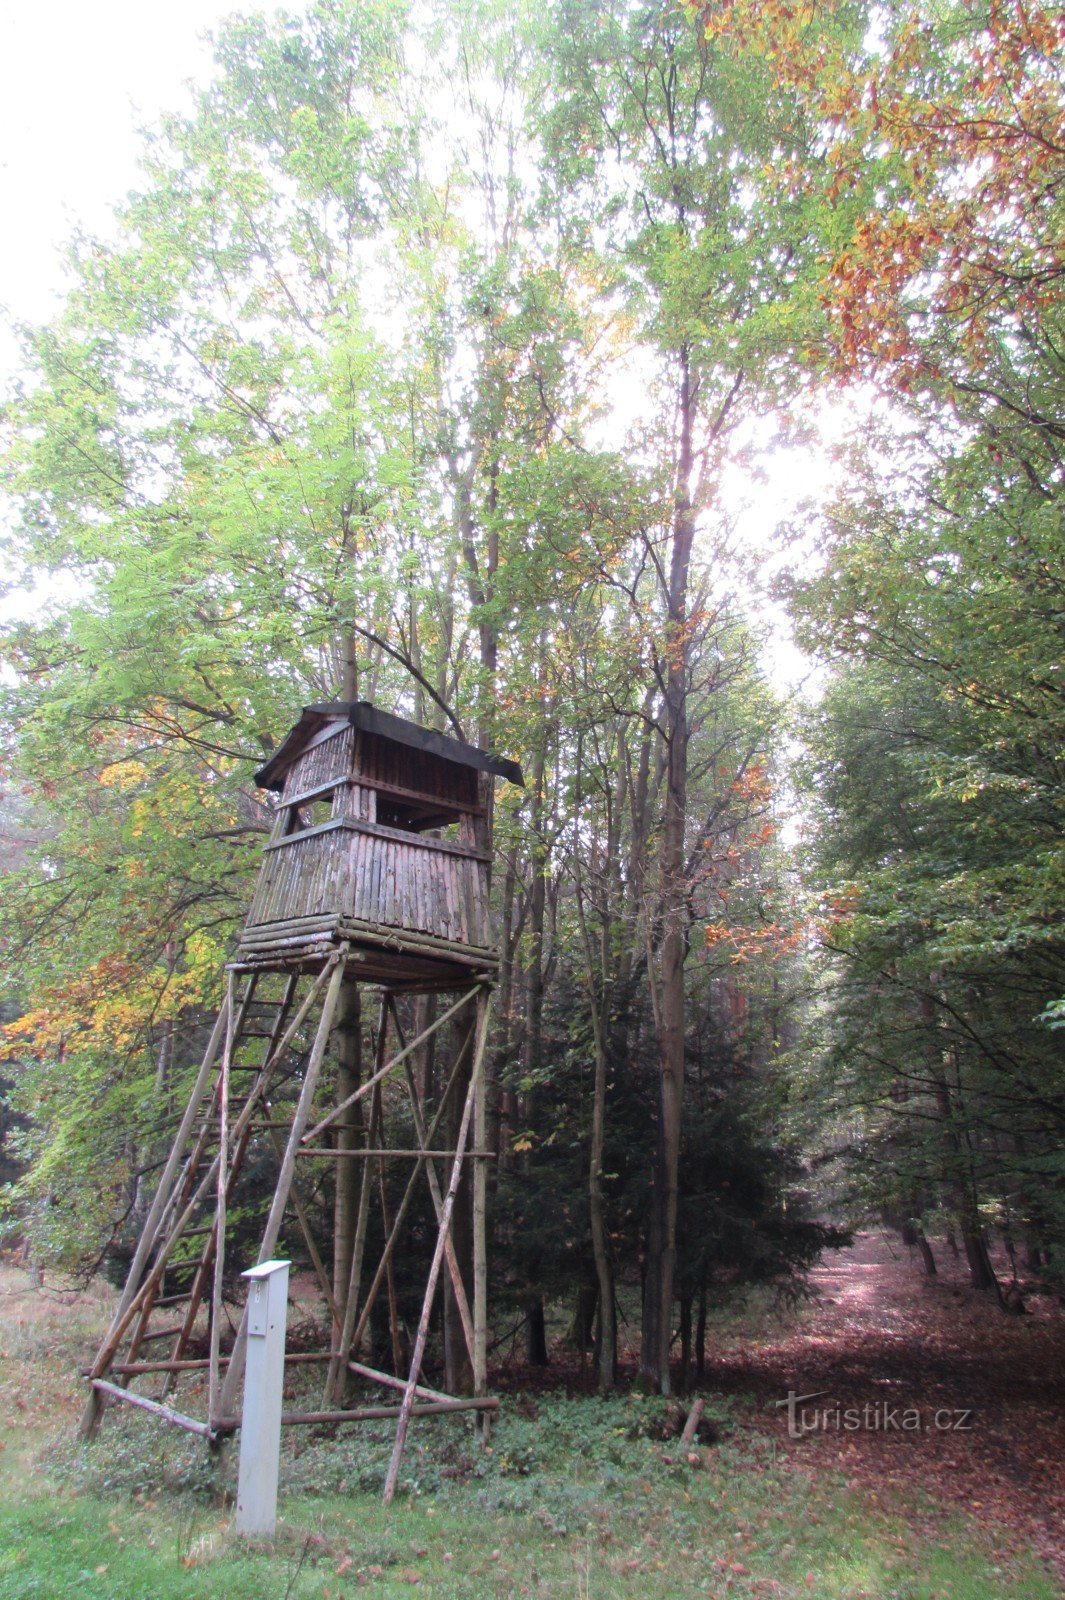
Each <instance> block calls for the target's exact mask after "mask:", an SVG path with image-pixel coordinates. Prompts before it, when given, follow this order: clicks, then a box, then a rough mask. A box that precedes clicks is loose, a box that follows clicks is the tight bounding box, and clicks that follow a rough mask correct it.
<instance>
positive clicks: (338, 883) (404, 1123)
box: [82, 701, 522, 1500]
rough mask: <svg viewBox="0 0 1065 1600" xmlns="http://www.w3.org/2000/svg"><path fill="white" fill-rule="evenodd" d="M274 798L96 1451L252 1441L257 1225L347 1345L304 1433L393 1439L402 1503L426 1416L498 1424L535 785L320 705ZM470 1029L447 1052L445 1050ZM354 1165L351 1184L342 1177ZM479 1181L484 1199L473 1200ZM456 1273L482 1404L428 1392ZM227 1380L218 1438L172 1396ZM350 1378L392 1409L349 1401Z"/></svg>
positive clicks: (263, 1254)
mask: <svg viewBox="0 0 1065 1600" xmlns="http://www.w3.org/2000/svg"><path fill="white" fill-rule="evenodd" d="M255 777H256V782H257V783H258V784H259V785H260V787H262V788H264V789H266V790H269V791H271V792H273V793H274V794H276V795H277V805H276V814H275V818H274V826H273V830H272V833H271V837H270V839H269V842H268V843H267V845H266V848H265V851H264V855H263V861H262V865H261V867H260V871H259V878H258V882H257V884H256V888H255V893H254V896H253V899H252V903H251V908H250V911H249V914H248V918H247V921H246V923H245V926H244V930H243V933H242V934H241V938H240V943H239V945H238V948H237V953H236V957H235V959H234V960H233V961H232V962H231V963H230V964H229V967H228V968H227V975H228V981H227V991H226V998H225V1001H224V1004H223V1006H222V1009H221V1011H220V1013H219V1016H218V1019H217V1021H216V1023H215V1026H214V1029H213V1031H212V1034H211V1038H210V1041H209V1043H208V1046H207V1051H206V1054H205V1055H204V1058H203V1061H202V1064H201V1066H200V1069H199V1072H198V1074H197V1077H196V1081H195V1083H194V1085H193V1088H192V1093H191V1095H190V1098H189V1101H188V1104H187V1105H186V1107H185V1110H184V1113H183V1115H182V1117H181V1119H180V1124H179V1126H178V1128H177V1131H176V1134H175V1135H174V1139H173V1143H172V1145H171V1147H170V1153H169V1155H168V1157H167V1159H166V1161H165V1162H164V1163H163V1168H162V1175H161V1177H160V1181H159V1186H158V1189H157V1191H156V1194H155V1198H154V1200H153V1201H152V1204H151V1207H150V1209H149V1212H148V1215H147V1217H146V1219H145V1222H144V1225H143V1228H142V1231H141V1235H140V1239H139V1242H138V1245H137V1248H136V1251H135V1253H134V1257H133V1261H132V1264H131V1267H130V1271H129V1275H128V1278H127V1281H126V1285H125V1288H124V1289H123V1292H122V1295H121V1297H120V1300H119V1304H118V1309H117V1311H116V1313H115V1316H114V1319H113V1321H112V1324H111V1327H110V1329H109V1331H108V1334H107V1337H106V1338H105V1340H104V1342H103V1344H102V1345H101V1347H100V1350H99V1352H98V1354H97V1357H96V1360H95V1362H94V1363H93V1366H92V1368H91V1369H90V1372H89V1381H90V1384H91V1392H90V1395H89V1399H88V1401H87V1403H86V1407H85V1412H84V1415H83V1418H82V1432H83V1433H84V1434H86V1435H88V1434H91V1433H93V1432H94V1431H95V1429H96V1427H97V1426H98V1423H99V1420H100V1417H101V1414H102V1411H103V1408H104V1406H105V1404H107V1403H108V1402H110V1401H122V1402H125V1403H128V1404H131V1405H134V1406H138V1407H140V1408H142V1409H145V1410H147V1411H149V1412H152V1413H154V1414H155V1415H157V1416H160V1417H161V1418H162V1420H164V1421H166V1422H168V1423H170V1424H172V1425H174V1426H178V1427H184V1428H188V1429H190V1430H191V1431H193V1432H196V1433H199V1434H202V1435H204V1436H205V1437H207V1438H209V1439H212V1440H213V1439H217V1438H219V1437H221V1436H223V1435H225V1434H227V1433H231V1432H232V1431H233V1430H234V1429H235V1428H236V1427H237V1426H238V1425H239V1418H238V1415H237V1411H238V1399H239V1389H240V1383H241V1378H242V1375H243V1370H244V1361H245V1355H246V1350H247V1339H248V1331H249V1330H248V1313H247V1307H246V1306H243V1307H238V1302H237V1298H236V1297H237V1294H238V1293H239V1291H238V1288H237V1285H238V1284H239V1278H238V1277H237V1274H239V1272H240V1271H241V1270H242V1269H243V1268H245V1267H248V1266H249V1265H251V1264H252V1263H251V1262H250V1261H249V1260H248V1259H241V1260H240V1261H238V1262H236V1263H233V1262H230V1263H229V1272H228V1276H227V1260H226V1252H227V1239H228V1240H229V1241H230V1252H231V1254H232V1251H233V1236H234V1233H235V1226H236V1224H237V1223H239V1225H240V1226H241V1227H242V1228H244V1229H245V1236H246V1229H247V1223H248V1217H249V1215H251V1214H253V1213H255V1212H256V1210H257V1212H258V1215H259V1216H260V1219H261V1221H260V1227H261V1231H259V1232H257V1234H256V1237H257V1239H258V1261H259V1262H260V1263H261V1262H265V1261H268V1260H270V1259H271V1258H272V1257H274V1256H276V1255H277V1253H278V1247H279V1243H281V1242H282V1236H284V1239H283V1242H284V1244H285V1247H286V1248H287V1249H290V1250H292V1252H293V1254H299V1253H300V1246H301V1245H302V1258H303V1259H302V1265H303V1266H304V1268H305V1271H306V1274H307V1276H308V1278H309V1281H310V1282H311V1283H313V1284H315V1285H316V1288H317V1293H318V1294H319V1296H320V1299H321V1302H322V1306H323V1325H324V1326H325V1327H328V1334H327V1335H326V1336H325V1337H324V1338H323V1341H322V1346H321V1348H317V1349H315V1348H311V1349H299V1350H293V1351H291V1352H290V1353H289V1359H290V1361H291V1363H292V1372H293V1373H294V1374H301V1375H302V1376H303V1379H304V1382H303V1385H302V1387H303V1388H304V1389H305V1386H306V1382H305V1380H306V1374H307V1373H308V1372H309V1371H313V1370H314V1364H315V1363H317V1362H321V1363H322V1364H323V1366H324V1367H325V1368H326V1377H325V1381H324V1386H323V1389H322V1394H321V1400H320V1402H319V1404H318V1405H317V1406H311V1405H309V1404H308V1403H307V1401H306V1399H305V1396H304V1395H303V1394H300V1393H297V1394H296V1396H295V1400H296V1403H295V1404H294V1405H292V1408H291V1409H289V1410H287V1411H286V1412H285V1413H284V1415H283V1421H285V1422H288V1423H301V1422H338V1423H339V1422H349V1421H352V1422H353V1421H359V1420H361V1419H364V1418H368V1417H381V1416H394V1417H396V1419H397V1426H396V1438H395V1444H394V1447H393V1452H392V1459H391V1462H390V1465H389V1468H388V1474H387V1477H386V1481H385V1498H386V1500H390V1499H391V1498H392V1495H393V1493H394V1491H395V1487H396V1482H397V1475H398V1471H399V1465H400V1460H401V1457H402V1452H403V1446H404V1441H405V1437H406V1432H407V1427H408V1424H409V1421H410V1418H411V1416H412V1415H415V1414H423V1413H433V1412H437V1411H453V1410H463V1409H475V1410H478V1411H480V1412H482V1413H487V1412H488V1411H490V1410H491V1409H493V1408H494V1406H495V1403H496V1402H495V1401H494V1400H492V1399H491V1398H490V1397H489V1396H488V1395H487V1393H486V1378H487V1374H486V1327H487V1323H486V1300H487V1262H486V1253H485V1196H486V1183H485V1162H486V1161H487V1160H488V1159H489V1156H490V1152H489V1151H487V1150H486V1149H485V1144H486V1131H487V1130H486V1103H485V1084H484V1071H483V1068H484V1058H485V1048H486V1043H487V1035H488V1014H489V1002H490V996H491V989H492V985H493V982H494V980H495V974H496V969H497V964H498V963H497V957H496V954H495V951H494V949H493V942H492V937H491V932H490V925H489V907H488V890H489V877H490V868H491V825H492V804H493V790H494V780H495V779H497V778H503V779H506V780H508V781H510V782H512V783H517V784H520V783H521V781H522V779H521V770H520V768H519V767H518V766H517V764H516V763H514V762H512V761H506V760H501V759H498V758H496V757H494V756H490V755H488V754H486V753H485V752H484V751H483V750H479V749H477V748H476V747H475V746H474V745H470V744H466V743H464V742H462V741H461V740H458V739H454V738H450V737H448V736H446V735H444V734H442V733H438V732H435V731H433V730H431V729H428V728H423V727H420V726H418V725H416V724H414V723H411V722H407V721H404V720H403V719H402V718H400V717H395V716H391V715H389V714H387V713H385V712H382V711H378V710H377V709H375V707H373V706H372V705H370V704H368V703H367V702H365V701H355V702H349V701H342V702H336V703H330V704H327V705H316V706H309V707H307V708H306V709H305V710H304V712H303V714H302V716H301V717H300V719H299V721H298V722H297V723H296V725H295V727H294V728H293V729H292V730H291V732H290V733H289V734H288V736H287V737H286V738H285V740H284V742H283V743H282V744H281V745H280V747H279V748H278V749H277V751H276V752H275V753H274V755H273V756H271V758H270V760H269V761H268V762H267V763H266V765H265V766H263V767H262V768H261V769H260V771H259V772H257V773H256V775H255ZM370 985H372V986H373V987H374V988H375V989H376V991H377V1007H376V1018H377V1020H376V1027H375V1028H374V1029H373V1030H372V1031H371V1040H370V1043H371V1062H370V1070H369V1071H368V1072H364V1071H363V1057H362V1051H361V1049H360V1048H359V1047H358V1045H357V1044H356V1047H355V1048H354V1049H352V1034H353V1031H354V1033H355V1035H356V1036H357V1038H358V1039H361V1025H360V1024H359V1023H358V1022H357V1021H356V1022H354V1023H353V1022H352V1018H353V1017H354V1018H358V1017H359V1016H360V1015H361V1013H362V1008H361V1002H360V1000H359V994H360V993H361V992H362V989H363V986H370ZM411 996H414V997H416V998H415V999H413V1000H412V999H411V998H410V997H411ZM353 999H354V1005H353V1004H352V1001H353ZM338 1021H339V1024H340V1025H339V1027H338V1028H337V1030H336V1038H337V1041H338V1043H337V1045H336V1047H335V1049H334V1051H333V1056H332V1059H330V1057H329V1046H330V1039H331V1036H332V1035H333V1031H334V1023H336V1022H338ZM448 1023H451V1024H452V1028H451V1030H450V1033H449V1036H448V1037H449V1038H450V1040H451V1050H450V1054H448V1052H447V1051H446V1050H444V1051H439V1052H434V1049H433V1046H434V1045H435V1044H436V1043H437V1042H438V1041H439V1039H440V1038H441V1029H443V1028H444V1026H445V1024H448ZM405 1029H406V1032H405ZM408 1034H409V1037H408ZM437 1056H439V1057H440V1058H442V1059H436V1057H437ZM471 1139H472V1144H471ZM350 1163H355V1164H357V1165H356V1171H357V1174H358V1175H357V1179H356V1180H355V1181H354V1182H353V1183H352V1182H349V1181H348V1180H347V1179H346V1178H345V1177H343V1176H342V1175H341V1174H342V1171H346V1172H350V1171H351V1166H350V1165H349V1164H350ZM271 1165H272V1167H273V1171H274V1174H275V1176H274V1180H273V1187H272V1190H269V1189H268V1192H266V1193H265V1196H264V1188H263V1183H262V1172H263V1170H264V1166H265V1167H266V1168H267V1169H269V1168H270V1166H271ZM467 1166H472V1169H473V1181H472V1184H468V1185H463V1186H462V1188H461V1190H460V1184H461V1183H462V1178H463V1173H464V1170H466V1168H467ZM298 1174H299V1175H298ZM303 1174H306V1175H307V1176H306V1181H305V1179H304V1176H303ZM423 1185H424V1186H425V1187H426V1188H427V1190H428V1196H427V1198H428V1200H429V1201H430V1202H431V1206H432V1213H431V1214H432V1215H433V1216H434V1217H435V1222H436V1234H435V1244H434V1245H433V1248H432V1250H431V1253H430V1254H429V1255H428V1256H426V1255H425V1251H424V1246H422V1248H421V1256H422V1259H424V1261H425V1273H426V1276H425V1282H424V1292H422V1293H421V1294H420V1297H419V1303H420V1309H417V1315H416V1317H415V1315H414V1310H415V1308H414V1307H411V1308H410V1310H411V1314H410V1315H409V1317H408V1316H406V1315H405V1314H404V1307H403V1304H402V1303H401V1302H402V1296H401V1295H400V1293H399V1292H398V1290H397V1275H398V1274H397V1261H398V1260H400V1259H402V1260H403V1261H404V1262H405V1263H406V1262H407V1261H408V1260H409V1259H416V1258H417V1257H418V1251H417V1250H413V1251H412V1250H411V1249H410V1247H409V1239H408V1238H407V1234H405V1231H404V1230H405V1225H406V1223H407V1218H408V1213H409V1212H410V1210H411V1207H412V1202H413V1200H414V1198H415V1195H416V1192H417V1191H419V1190H421V1189H422V1186H423ZM323 1187H324V1188H325V1190H326V1191H329V1190H330V1189H332V1190H333V1191H334V1193H335V1203H334V1217H335V1221H336V1231H337V1238H335V1239H334V1241H333V1250H332V1263H333V1271H332V1275H330V1273H329V1272H328V1271H327V1270H326V1267H325V1264H324V1259H323V1252H322V1250H321V1249H320V1247H319V1244H318V1241H317V1239H316V1238H315V1226H314V1220H313V1216H312V1212H313V1209H314V1208H313V1205H312V1204H311V1201H310V1196H311V1195H312V1194H318V1195H320V1194H321V1192H322V1190H323ZM345 1194H346V1195H347V1196H348V1201H349V1204H347V1208H346V1209H347V1211H348V1212H350V1215H347V1217H346V1220H344V1219H345V1205H344V1204H342V1197H343V1195H345ZM460 1194H461V1196H462V1204H463V1205H465V1206H468V1220H469V1227H468V1228H466V1229H464V1230H463V1233H464V1236H466V1237H468V1238H469V1239H470V1240H471V1242H472V1248H471V1250H470V1252H469V1256H470V1258H471V1259H469V1260H468V1262H467V1264H466V1266H465V1270H464V1264H463V1263H462V1262H460V1260H459V1256H458V1251H457V1249H456V1244H455V1242H454V1240H453V1237H452V1233H453V1222H454V1220H455V1211H456V1205H457V1204H458V1203H459V1199H460ZM407 1232H408V1233H409V1230H407ZM371 1240H372V1241H373V1252H371ZM405 1240H406V1241H407V1242H406V1244H404V1241H405ZM401 1249H402V1251H403V1254H402V1256H401ZM372 1253H375V1254H376V1265H375V1266H373V1268H372V1270H371V1266H372V1263H371V1259H370V1258H371V1254H372ZM299 1264H300V1263H297V1265H299ZM444 1274H446V1282H447V1289H448V1304H449V1327H451V1329H452V1330H453V1331H454V1330H455V1329H457V1330H458V1333H457V1335H456V1337H458V1338H459V1339H460V1340H461V1342H462V1345H463V1346H464V1360H465V1362H466V1364H467V1368H468V1372H469V1374H470V1376H471V1380H472V1381H471V1388H472V1394H462V1395H455V1394H449V1393H447V1392H445V1391H444V1389H443V1388H441V1387H428V1386H427V1385H426V1383H425V1382H424V1378H423V1366H424V1364H425V1360H426V1352H427V1346H428V1342H429V1334H430V1323H431V1317H432V1312H433V1308H434V1303H435V1301H436V1292H437V1288H438V1285H439V1283H440V1279H441V1277H442V1275H444ZM231 1306H233V1308H234V1311H235V1312H238V1314H237V1315H236V1316H235V1317H231V1316H230V1307H231ZM382 1307H384V1311H383V1312H382ZM302 1309H303V1310H304V1313H305V1316H306V1311H307V1307H306V1306H304V1307H303V1308H302ZM375 1310H376V1311H377V1318H376V1322H374V1321H372V1320H371V1319H372V1318H373V1314H374V1312H375ZM160 1316H161V1317H162V1323H161V1325H160V1322H159V1318H160ZM385 1319H387V1340H386V1341H385V1343H386V1347H387V1350H388V1356H387V1357H385V1356H383V1355H380V1356H375V1359H377V1360H378V1361H380V1363H381V1364H380V1365H372V1364H370V1362H369V1361H368V1359H367V1357H366V1353H365V1352H364V1350H363V1343H364V1341H366V1340H368V1339H372V1338H373V1337H374V1335H375V1333H376V1335H377V1338H378V1344H379V1345H380V1343H381V1338H382V1335H381V1326H382V1324H383V1322H384V1321H385ZM309 1320H311V1321H313V1320H314V1319H313V1316H312V1317H311V1318H310V1319H309ZM370 1354H371V1355H373V1354H374V1352H373V1351H371V1352H370ZM205 1379H206V1385H205V1393H204V1394H203V1395H202V1398H201V1401H200V1404H199V1409H200V1410H201V1411H204V1412H205V1415H202V1416H195V1415H193V1414H192V1410H193V1409H196V1405H195V1400H194V1398H193V1402H192V1409H180V1410H179V1409H178V1408H177V1407H176V1406H175V1405H174V1403H173V1399H172V1396H173V1393H174V1391H175V1389H176V1388H177V1387H178V1386H179V1385H182V1384H184V1385H186V1386H187V1387H188V1388H189V1390H190V1391H191V1395H192V1396H193V1397H195V1396H196V1395H198V1394H199V1392H200V1391H201V1390H203V1389H204V1380H205ZM353 1381H358V1382H359V1383H361V1384H363V1385H370V1386H371V1387H372V1388H373V1389H374V1390H375V1391H376V1393H375V1394H374V1395H373V1396H372V1397H371V1398H370V1400H369V1401H368V1402H367V1401H364V1402H363V1403H360V1404H354V1405H353V1404H351V1403H350V1400H349V1395H348V1390H349V1387H350V1385H351V1383H352V1382H353ZM295 1386H296V1388H297V1390H298V1389H300V1387H301V1385H300V1383H299V1382H298V1381H297V1382H296V1385H295ZM146 1391H151V1392H146ZM382 1391H384V1394H383V1396H382ZM397 1391H398V1393H397ZM390 1394H391V1399H389V1395H390Z"/></svg>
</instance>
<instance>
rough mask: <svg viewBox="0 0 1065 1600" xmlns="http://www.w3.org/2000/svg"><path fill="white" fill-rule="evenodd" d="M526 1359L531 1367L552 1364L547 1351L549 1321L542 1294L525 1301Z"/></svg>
mask: <svg viewBox="0 0 1065 1600" xmlns="http://www.w3.org/2000/svg"><path fill="white" fill-rule="evenodd" d="M525 1359H526V1361H527V1362H528V1364H529V1366H530V1367H547V1366H550V1364H551V1360H550V1357H549V1356H548V1353H547V1322H546V1319H545V1317H544V1300H543V1296H542V1295H539V1294H538V1295H533V1296H532V1298H531V1299H529V1300H526V1302H525Z"/></svg>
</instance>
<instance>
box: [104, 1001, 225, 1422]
mask: <svg viewBox="0 0 1065 1600" xmlns="http://www.w3.org/2000/svg"><path fill="white" fill-rule="evenodd" d="M228 1017H229V1007H228V1000H227V1002H226V1003H225V1004H224V1005H223V1006H222V1009H221V1011H220V1012H219V1013H218V1017H217V1020H216V1021H215V1025H214V1028H213V1030H212V1032H211V1037H210V1039H209V1041H208V1044H207V1049H206V1050H205V1051H204V1056H203V1062H202V1063H201V1066H200V1070H199V1072H198V1073H197V1075H196V1082H195V1083H194V1084H193V1086H192V1093H191V1094H190V1095H189V1101H188V1105H187V1106H186V1107H185V1113H184V1115H183V1117H182V1119H181V1122H180V1125H179V1127H178V1130H177V1133H176V1134H175V1135H174V1143H173V1145H172V1146H171V1149H170V1154H169V1156H168V1157H167V1160H166V1164H165V1166H164V1167H163V1171H162V1174H161V1176H160V1178H159V1186H158V1188H157V1189H156V1191H155V1199H154V1200H153V1201H152V1204H151V1208H150V1210H149V1212H148V1216H147V1218H146V1219H145V1223H144V1231H143V1233H142V1234H141V1236H140V1240H139V1241H138V1244H137V1249H136V1251H135V1252H134V1256H133V1260H132V1262H131V1263H130V1269H129V1273H128V1275H127V1278H126V1284H125V1288H124V1289H123V1290H122V1295H121V1297H120V1299H119V1302H118V1306H117V1308H116V1310H115V1314H114V1317H113V1319H112V1322H111V1327H110V1329H109V1330H108V1334H107V1337H106V1338H105V1339H104V1343H103V1346H102V1347H101V1352H100V1356H98V1357H97V1361H96V1363H95V1364H94V1369H93V1375H94V1376H95V1377H100V1376H102V1374H103V1372H104V1370H105V1368H106V1366H107V1365H110V1361H111V1357H112V1356H113V1355H114V1351H115V1349H116V1347H117V1344H118V1340H119V1339H120V1338H121V1336H122V1331H123V1329H124V1328H125V1327H126V1326H127V1325H128V1322H129V1317H128V1315H127V1313H128V1311H129V1308H130V1306H131V1304H132V1302H133V1298H134V1296H135V1295H136V1293H137V1291H138V1289H139V1288H140V1285H141V1278H142V1276H143V1273H144V1269H145V1267H146V1266H147V1264H148V1258H149V1257H150V1255H151V1253H152V1250H153V1248H154V1246H155V1241H156V1238H157V1236H158V1234H159V1228H160V1224H161V1222H162V1219H163V1216H164V1214H165V1213H166V1211H167V1209H168V1207H169V1205H170V1202H171V1200H172V1199H173V1197H174V1192H175V1189H176V1187H177V1175H178V1168H179V1166H180V1165H181V1158H182V1155H183V1154H184V1150H185V1145H186V1142H187V1140H188V1137H189V1135H190V1133H191V1132H192V1128H193V1124H194V1123H195V1121H196V1117H197V1115H198V1113H199V1109H200V1105H201V1103H202V1101H203V1097H204V1095H205V1094H206V1092H207V1084H208V1081H209V1079H210V1076H211V1072H212V1069H213V1068H214V1063H215V1058H216V1056H217V1055H218V1051H219V1049H220V1047H221V1044H222V1040H223V1038H224V1036H225V1031H226V1024H227V1021H228ZM112 1341H113V1342H112ZM108 1346H110V1354H108V1355H107V1356H106V1359H105V1361H104V1364H103V1365H101V1364H100V1362H101V1356H103V1355H104V1352H105V1351H107V1349H108ZM96 1366H99V1367H100V1370H99V1372H97V1371H96V1370H95V1368H96ZM102 1410H103V1400H102V1398H101V1392H100V1390H98V1389H90V1391H89V1398H88V1399H87V1400H86V1402H85V1409H84V1410H83V1412H82V1414H81V1422H80V1424H79V1429H78V1431H79V1432H80V1434H81V1436H82V1438H83V1439H89V1438H91V1437H92V1435H93V1434H94V1433H95V1432H96V1429H97V1427H98V1426H99V1423H100V1416H101V1413H102Z"/></svg>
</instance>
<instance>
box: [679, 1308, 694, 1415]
mask: <svg viewBox="0 0 1065 1600" xmlns="http://www.w3.org/2000/svg"><path fill="white" fill-rule="evenodd" d="M691 1366H692V1296H691V1294H688V1293H686V1294H682V1295H681V1297H680V1373H679V1374H678V1381H677V1393H678V1394H687V1392H688V1379H689V1376H690V1374H691Z"/></svg>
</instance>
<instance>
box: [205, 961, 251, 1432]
mask: <svg viewBox="0 0 1065 1600" xmlns="http://www.w3.org/2000/svg"><path fill="white" fill-rule="evenodd" d="M228 981H229V1003H228V1006H227V1012H228V1016H229V1022H228V1025H227V1027H226V1042H225V1046H224V1048H223V1050H222V1066H221V1072H220V1075H219V1080H218V1182H217V1187H216V1190H215V1216H214V1233H213V1236H212V1237H213V1242H214V1282H213V1284H212V1287H211V1341H210V1351H209V1360H210V1366H209V1369H208V1381H207V1415H208V1416H209V1417H213V1416H214V1415H215V1414H216V1413H217V1411H218V1386H219V1363H218V1358H219V1352H220V1350H221V1342H220V1341H221V1337H222V1281H223V1277H224V1274H225V1264H226V1199H227V1195H228V1191H229V1069H230V1067H231V1066H232V1063H233V1048H234V1042H235V1039H236V1032H235V1029H236V1023H237V1017H236V1005H235V995H236V974H235V973H232V972H231V973H230V974H229V980H228ZM253 981H254V980H253ZM245 1010H246V1007H245ZM208 1248H210V1245H208Z"/></svg>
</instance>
